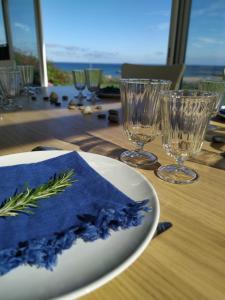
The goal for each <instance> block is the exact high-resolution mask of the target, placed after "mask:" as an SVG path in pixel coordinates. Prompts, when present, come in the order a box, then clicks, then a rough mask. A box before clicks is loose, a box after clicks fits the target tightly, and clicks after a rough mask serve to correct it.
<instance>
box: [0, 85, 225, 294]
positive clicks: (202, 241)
mask: <svg viewBox="0 0 225 300" xmlns="http://www.w3.org/2000/svg"><path fill="white" fill-rule="evenodd" d="M57 92H58V93H59V94H60V95H63V94H66V95H70V97H72V94H73V90H71V89H67V88H65V89H58V90H57ZM26 102H28V101H27V100H23V105H24V108H23V110H21V111H17V112H9V113H5V114H4V115H3V118H2V120H1V121H0V154H1V155H3V154H9V153H16V152H23V151H30V150H31V149H32V148H33V147H35V146H38V145H47V146H53V147H58V148H61V149H69V150H77V149H81V150H83V151H88V152H93V153H98V154H102V155H107V156H110V157H113V158H118V155H119V154H120V153H121V152H122V151H123V149H126V148H130V145H129V143H128V141H127V138H126V137H125V135H124V134H123V131H122V128H121V126H119V125H114V124H109V123H108V121H107V120H99V119H97V116H96V115H97V113H94V114H93V115H91V116H83V115H82V114H81V113H80V111H78V110H68V109H67V107H66V106H67V103H66V102H63V106H64V107H59V108H58V107H54V106H52V105H50V104H49V102H45V101H43V99H42V95H38V100H37V101H30V103H26ZM109 108H116V109H119V108H120V103H119V101H115V100H114V101H111V100H107V101H104V104H103V111H107V110H108V109H109ZM215 124H217V125H218V126H220V128H219V131H217V134H219V135H225V122H220V123H218V122H217V123H215ZM146 149H147V150H150V151H152V152H153V153H155V154H157V156H158V157H159V161H160V163H161V164H168V163H171V162H172V159H171V158H169V157H168V156H167V155H166V154H165V153H164V151H163V149H162V147H161V142H160V139H156V140H155V141H154V142H152V143H150V144H149V145H147V146H146ZM203 150H204V151H205V152H206V153H207V154H210V155H211V156H212V157H213V160H212V161H210V163H211V165H212V166H211V167H209V166H207V165H205V164H204V160H203V163H196V162H193V161H188V162H186V165H187V166H190V167H192V168H194V169H195V170H197V172H198V173H199V174H200V178H199V181H198V182H196V183H194V184H191V185H173V184H169V183H166V182H164V181H161V180H160V179H159V178H157V177H156V176H155V174H154V172H153V171H152V170H139V172H141V173H142V174H144V175H145V176H146V177H147V178H148V180H149V181H151V182H152V184H153V185H154V187H155V189H156V191H157V193H158V196H159V199H160V206H161V217H160V219H161V221H164V220H169V221H171V222H172V223H173V227H172V228H171V229H170V230H168V231H167V232H165V233H164V234H162V235H160V236H159V237H157V238H156V239H154V240H153V241H152V242H151V244H150V245H149V246H148V247H147V249H146V250H145V251H144V253H143V255H141V257H140V258H139V259H138V260H137V261H136V262H135V263H134V264H133V265H132V266H131V267H130V268H129V269H127V270H126V271H125V272H123V273H122V274H121V275H120V276H118V277H117V278H115V279H114V280H112V281H111V282H110V283H108V284H106V285H105V286H103V287H101V288H99V289H98V290H96V291H94V292H92V293H91V294H89V295H87V296H85V297H83V298H82V299H86V300H95V299H96V300H97V299H98V300H99V299H101V300H110V299H113V300H114V299H117V300H126V299H127V300H132V299H144V300H145V299H149V300H151V299H152V300H155V299H163V300H164V299H165V300H170V299H171V300H175V299H181V300H184V299H192V300H196V299H198V300H200V299H204V300H205V299H210V300H220V299H221V300H224V299H225V171H224V170H223V163H224V160H225V159H224V158H223V157H222V156H220V153H221V152H225V144H222V143H221V144H213V143H210V142H205V143H204V145H203ZM215 158H216V160H217V161H216V162H215ZM218 161H219V163H218ZM221 166H222V167H221Z"/></svg>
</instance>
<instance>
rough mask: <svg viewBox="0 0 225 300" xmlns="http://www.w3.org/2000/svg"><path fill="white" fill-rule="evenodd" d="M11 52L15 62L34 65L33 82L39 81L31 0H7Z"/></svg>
mask: <svg viewBox="0 0 225 300" xmlns="http://www.w3.org/2000/svg"><path fill="white" fill-rule="evenodd" d="M8 9H9V19H10V26H11V33H12V44H13V54H14V57H15V60H16V63H17V64H25V65H26V64H27V65H34V67H35V73H34V75H35V76H34V78H35V79H34V82H35V83H39V81H40V78H39V65H38V53H37V39H36V28H35V26H36V24H35V16H34V5H33V1H30V0H20V1H17V0H8Z"/></svg>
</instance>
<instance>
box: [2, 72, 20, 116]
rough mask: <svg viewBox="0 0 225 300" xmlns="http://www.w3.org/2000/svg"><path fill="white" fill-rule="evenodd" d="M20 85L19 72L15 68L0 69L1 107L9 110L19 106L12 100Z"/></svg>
mask: <svg viewBox="0 0 225 300" xmlns="http://www.w3.org/2000/svg"><path fill="white" fill-rule="evenodd" d="M20 85H21V77H20V72H19V71H16V70H12V69H9V70H1V71H0V91H1V94H2V108H3V109H4V110H7V111H10V110H13V109H14V108H15V107H19V106H18V105H16V104H15V103H14V101H13V99H14V98H15V96H17V95H19V91H20Z"/></svg>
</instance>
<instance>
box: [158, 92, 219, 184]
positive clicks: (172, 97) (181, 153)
mask: <svg viewBox="0 0 225 300" xmlns="http://www.w3.org/2000/svg"><path fill="white" fill-rule="evenodd" d="M216 101H217V94H215V93H210V92H204V91H197V90H195V91H194V90H193V91H191V90H180V91H167V92H163V93H162V96H161V102H162V143H163V148H164V150H165V151H166V153H167V154H168V155H170V156H172V157H173V158H174V159H175V160H176V163H177V164H174V165H168V166H161V167H159V169H158V170H157V175H158V176H159V177H160V178H161V179H163V180H165V181H167V182H170V183H178V184H182V183H183V184H185V183H192V182H194V181H195V180H196V179H197V178H198V174H197V172H196V171H194V170H192V169H190V168H187V167H185V166H184V161H185V160H186V159H188V158H189V157H190V156H192V155H193V154H195V153H197V152H199V151H200V150H201V147H202V143H203V139H204V135H205V132H206V128H207V124H208V121H209V118H210V116H211V114H212V111H213V109H214V107H215V105H216Z"/></svg>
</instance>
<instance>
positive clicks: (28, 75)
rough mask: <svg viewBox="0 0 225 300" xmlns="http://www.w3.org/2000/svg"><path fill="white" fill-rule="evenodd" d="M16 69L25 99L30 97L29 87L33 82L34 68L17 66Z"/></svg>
mask: <svg viewBox="0 0 225 300" xmlns="http://www.w3.org/2000/svg"><path fill="white" fill-rule="evenodd" d="M16 69H17V70H18V71H19V72H20V74H21V81H22V87H23V89H24V92H25V94H26V96H27V97H29V95H30V87H31V85H32V84H33V81H34V67H33V66H32V65H18V66H17V67H16Z"/></svg>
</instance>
